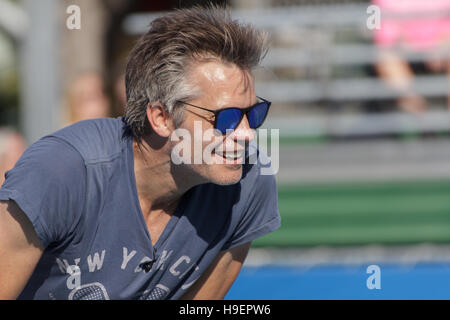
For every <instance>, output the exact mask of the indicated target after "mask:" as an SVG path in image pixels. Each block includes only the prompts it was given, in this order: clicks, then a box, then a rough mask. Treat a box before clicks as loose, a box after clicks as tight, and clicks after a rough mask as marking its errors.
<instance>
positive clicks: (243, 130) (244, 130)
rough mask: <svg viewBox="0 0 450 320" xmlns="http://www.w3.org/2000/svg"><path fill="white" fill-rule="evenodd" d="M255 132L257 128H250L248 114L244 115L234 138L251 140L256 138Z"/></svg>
mask: <svg viewBox="0 0 450 320" xmlns="http://www.w3.org/2000/svg"><path fill="white" fill-rule="evenodd" d="M255 133H256V132H255V129H252V128H250V125H249V123H248V118H247V115H244V117H243V118H242V120H241V123H239V125H238V126H237V128H236V129H235V130H234V132H233V138H234V139H235V140H237V141H245V142H250V141H252V140H253V139H254V138H255Z"/></svg>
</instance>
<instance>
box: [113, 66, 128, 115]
mask: <svg viewBox="0 0 450 320" xmlns="http://www.w3.org/2000/svg"><path fill="white" fill-rule="evenodd" d="M113 90H114V97H115V99H116V103H117V104H118V109H119V110H118V111H119V112H120V114H124V113H125V107H126V105H127V94H126V89H125V74H121V75H120V76H118V77H117V78H116V80H115V81H114V88H113Z"/></svg>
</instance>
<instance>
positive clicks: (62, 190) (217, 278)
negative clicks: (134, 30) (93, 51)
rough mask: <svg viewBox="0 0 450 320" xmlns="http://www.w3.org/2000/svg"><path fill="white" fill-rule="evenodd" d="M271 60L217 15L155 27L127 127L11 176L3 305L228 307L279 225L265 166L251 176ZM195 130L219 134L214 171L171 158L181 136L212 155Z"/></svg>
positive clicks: (134, 77) (134, 67) (29, 161)
mask: <svg viewBox="0 0 450 320" xmlns="http://www.w3.org/2000/svg"><path fill="white" fill-rule="evenodd" d="M264 52H265V38H264V35H263V34H261V33H259V32H257V31H256V30H254V29H253V28H252V27H250V26H244V25H241V24H239V23H237V22H235V21H233V20H231V18H230V17H229V14H228V13H227V12H226V11H224V10H222V9H219V8H215V7H210V8H207V9H201V8H198V7H195V8H192V9H186V10H179V11H175V12H172V13H170V14H168V15H166V16H164V17H161V18H159V19H156V20H154V21H153V22H152V24H151V26H150V30H149V31H148V32H147V33H146V34H145V35H144V36H143V37H142V38H141V39H140V40H139V42H138V43H137V44H136V46H135V48H134V49H133V51H132V52H131V54H130V57H129V61H128V65H127V70H126V86H127V110H126V116H125V118H123V119H122V118H118V119H96V120H86V121H82V122H79V123H77V124H74V125H72V126H70V127H67V128H65V129H62V130H60V131H58V132H56V133H54V134H51V135H49V136H46V137H44V138H43V139H41V140H39V141H38V142H37V143H35V144H34V145H33V146H31V147H30V148H29V149H28V150H27V151H26V152H25V153H24V155H23V156H22V158H21V159H20V160H19V161H18V163H17V164H16V166H15V168H14V169H13V170H11V171H9V172H8V173H7V174H6V181H5V183H4V185H3V186H2V188H1V190H0V200H2V201H1V203H0V284H1V285H0V298H3V299H5V298H6V299H10V298H16V297H19V298H25V299H180V298H183V299H222V298H223V297H224V296H225V295H226V293H227V291H228V290H229V288H230V286H231V285H232V283H233V282H234V280H235V279H236V277H237V275H238V273H239V271H240V268H241V266H242V263H243V261H244V259H245V257H246V255H247V252H248V249H249V246H250V243H251V241H252V240H254V239H255V238H257V237H260V236H262V235H264V234H266V233H268V232H271V231H273V230H275V229H276V228H278V227H279V224H280V217H279V213H278V209H277V192H276V185H275V179H274V177H273V175H263V174H261V172H260V171H261V170H260V169H261V164H262V163H265V162H266V160H267V159H262V158H261V157H263V155H262V153H259V152H258V151H257V150H256V152H258V154H259V158H258V161H256V163H248V161H247V162H246V163H244V164H242V159H243V158H244V157H247V158H250V154H251V152H252V151H251V149H252V148H251V146H252V144H251V140H252V139H253V138H254V129H255V128H257V127H259V126H260V125H261V124H262V122H263V121H264V119H265V116H266V115H267V112H268V109H269V106H270V103H269V102H268V101H265V100H262V99H260V98H257V96H256V94H255V90H254V84H253V78H252V76H251V70H252V69H253V68H254V67H255V66H257V64H258V63H259V61H260V59H261V58H262V55H263V54H264ZM199 124H200V125H201V126H202V128H203V129H206V130H207V129H212V128H214V129H216V130H215V131H214V132H215V139H214V141H215V142H213V143H214V145H213V146H214V148H213V151H212V152H211V155H210V156H211V158H212V160H214V161H209V163H205V161H201V162H196V161H194V156H195V152H193V153H192V155H191V159H192V160H193V161H182V162H177V161H174V160H179V158H177V157H181V158H182V159H184V160H186V157H187V155H188V154H189V150H187V149H184V150H182V152H180V153H179V154H177V153H176V152H173V151H174V150H175V147H176V146H177V143H181V142H179V141H178V142H177V141H176V140H177V139H173V138H172V137H173V133H174V132H177V130H183V132H188V133H190V134H191V136H192V137H193V139H192V140H193V141H192V142H195V143H197V145H198V143H201V147H202V150H205V148H206V147H207V146H208V147H210V146H211V140H209V141H203V140H200V141H199V138H198V137H197V138H195V136H196V132H194V131H195V129H196V128H198V125H199ZM197 131H198V130H197ZM178 132H179V131H178ZM184 138H186V135H184ZM186 141H187V140H186ZM186 141H185V142H186ZM195 143H194V147H193V148H192V149H193V150H194V149H195V148H198V147H195ZM194 151H195V150H194ZM253 151H255V150H254V149H253ZM219 160H221V161H219ZM175 162H177V163H178V164H175Z"/></svg>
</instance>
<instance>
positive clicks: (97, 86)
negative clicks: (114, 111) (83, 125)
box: [68, 72, 110, 123]
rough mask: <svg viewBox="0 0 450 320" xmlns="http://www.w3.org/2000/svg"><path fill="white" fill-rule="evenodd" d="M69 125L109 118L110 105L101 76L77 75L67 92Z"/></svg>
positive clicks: (93, 73)
mask: <svg viewBox="0 0 450 320" xmlns="http://www.w3.org/2000/svg"><path fill="white" fill-rule="evenodd" d="M68 109H69V123H75V122H78V121H81V120H87V119H96V118H105V117H108V116H110V103H109V99H108V97H107V96H106V94H105V91H104V81H103V78H102V76H101V75H100V74H99V73H96V72H86V73H83V74H81V75H79V76H78V77H77V78H76V79H75V81H74V82H73V83H72V84H71V85H70V87H69V92H68Z"/></svg>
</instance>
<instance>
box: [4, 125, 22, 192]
mask: <svg viewBox="0 0 450 320" xmlns="http://www.w3.org/2000/svg"><path fill="white" fill-rule="evenodd" d="M25 148H26V144H25V140H24V139H23V138H22V136H21V135H20V134H19V133H17V132H15V131H14V130H12V129H8V128H0V186H1V185H2V184H3V182H4V180H5V178H4V176H5V173H6V171H8V170H10V169H12V168H13V167H14V165H15V163H16V162H17V160H19V158H20V156H21V155H22V153H23V152H24V151H25Z"/></svg>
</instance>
